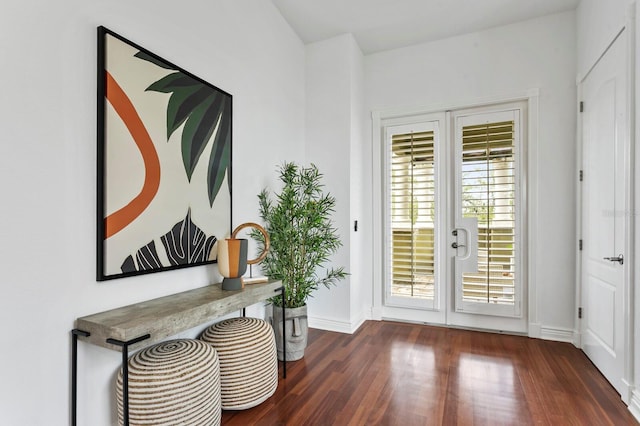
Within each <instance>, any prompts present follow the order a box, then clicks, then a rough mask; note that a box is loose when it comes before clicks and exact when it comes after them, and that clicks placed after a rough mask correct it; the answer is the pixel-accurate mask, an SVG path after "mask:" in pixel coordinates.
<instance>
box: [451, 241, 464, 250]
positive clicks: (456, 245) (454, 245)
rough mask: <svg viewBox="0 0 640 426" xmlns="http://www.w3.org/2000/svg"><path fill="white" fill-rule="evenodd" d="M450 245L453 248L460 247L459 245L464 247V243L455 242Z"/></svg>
mask: <svg viewBox="0 0 640 426" xmlns="http://www.w3.org/2000/svg"><path fill="white" fill-rule="evenodd" d="M451 247H452V248H454V249H457V248H460V247H466V246H465V245H464V244H458V243H456V242H453V243H451Z"/></svg>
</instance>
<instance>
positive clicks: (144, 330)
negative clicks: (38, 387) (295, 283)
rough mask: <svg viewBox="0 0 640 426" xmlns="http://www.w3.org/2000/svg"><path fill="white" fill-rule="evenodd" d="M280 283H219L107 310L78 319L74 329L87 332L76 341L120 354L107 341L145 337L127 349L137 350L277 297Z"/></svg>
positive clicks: (120, 348) (114, 346)
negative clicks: (232, 288)
mask: <svg viewBox="0 0 640 426" xmlns="http://www.w3.org/2000/svg"><path fill="white" fill-rule="evenodd" d="M281 287H282V282H281V281H270V282H267V283H260V284H248V285H245V288H244V289H242V290H236V291H229V290H222V288H221V284H211V285H207V286H204V287H200V288H196V289H193V290H188V291H185V292H182V293H176V294H172V295H169V296H164V297H160V298H157V299H152V300H147V301H144V302H140V303H134V304H132V305H128V306H123V307H121V308H117V309H112V310H110V311H105V312H100V313H97V314H93V315H88V316H85V317H81V318H78V319H77V320H76V328H77V329H78V330H82V331H85V332H88V333H90V335H89V336H88V337H84V336H79V337H78V338H79V339H80V340H84V341H86V342H89V343H93V344H95V345H98V346H102V347H105V348H109V349H113V350H116V351H122V347H121V346H119V345H114V344H111V343H108V342H107V339H115V340H119V341H122V342H127V341H131V340H134V339H136V338H139V337H141V336H144V335H146V334H149V335H150V337H149V338H148V339H145V340H142V341H141V342H139V343H135V344H132V345H130V346H129V348H130V349H137V348H141V347H145V346H148V345H151V344H153V343H157V342H159V341H162V340H165V339H166V338H168V337H170V336H173V335H175V334H178V333H180V332H182V331H185V330H189V329H191V328H193V327H196V326H198V325H200V324H204V323H206V322H209V321H211V320H214V319H215V318H217V317H221V316H223V315H226V314H228V313H231V312H234V311H238V310H240V309H242V308H244V307H246V306H249V305H253V304H255V303H258V302H260V301H263V300H266V299H268V298H270V297H273V296H277V295H279V294H280V293H276V291H277V290H278V289H280V288H281Z"/></svg>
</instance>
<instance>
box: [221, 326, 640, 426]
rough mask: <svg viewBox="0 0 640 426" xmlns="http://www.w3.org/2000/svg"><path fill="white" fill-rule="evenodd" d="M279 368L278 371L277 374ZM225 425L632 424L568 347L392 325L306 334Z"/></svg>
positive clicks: (582, 359) (598, 377) (585, 362)
mask: <svg viewBox="0 0 640 426" xmlns="http://www.w3.org/2000/svg"><path fill="white" fill-rule="evenodd" d="M281 374H282V373H281ZM222 424H223V425H229V426H231V425H253V424H256V425H402V426H405V425H441V424H443V425H529V424H536V425H636V424H638V423H637V422H636V421H635V420H634V418H633V416H632V415H631V413H630V412H629V411H628V410H627V407H626V406H625V405H624V403H623V402H622V401H621V400H620V396H619V395H618V394H617V393H616V392H615V390H614V389H613V388H612V387H611V386H610V385H609V383H608V382H607V381H606V380H605V379H604V377H603V376H602V375H601V374H600V373H599V372H598V371H597V370H596V368H595V367H594V366H593V364H591V362H590V361H589V360H588V358H587V357H586V356H585V355H584V354H583V353H582V352H581V351H580V350H578V349H576V348H575V347H574V346H573V345H571V344H568V343H558V342H549V341H545V340H538V339H529V338H527V337H519V336H509V335H500V334H491V333H481V332H474V331H466V330H456V329H447V328H439V327H430V326H424V325H412V324H402V323H395V322H377V321H368V322H366V323H365V324H364V325H363V326H362V327H360V329H359V330H358V331H357V332H356V333H355V334H354V335H346V334H340V333H332V332H327V331H321V330H313V329H311V330H309V346H308V348H307V351H306V353H305V357H304V358H303V359H302V360H300V361H296V362H290V363H288V365H287V378H286V379H283V378H282V377H280V382H279V384H278V390H277V391H276V393H275V394H274V395H273V396H272V397H271V398H269V399H268V400H267V401H266V402H264V403H263V404H261V405H259V406H258V407H255V408H252V409H250V410H246V411H238V412H234V411H225V412H223V416H222Z"/></svg>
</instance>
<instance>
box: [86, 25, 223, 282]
mask: <svg viewBox="0 0 640 426" xmlns="http://www.w3.org/2000/svg"><path fill="white" fill-rule="evenodd" d="M97 30H98V31H97V32H98V64H97V65H98V67H97V68H98V69H97V71H98V73H97V74H98V75H97V77H98V84H97V176H98V182H97V262H96V264H97V268H96V269H97V272H96V279H97V280H98V281H104V280H110V279H114V278H122V277H128V276H135V275H141V274H147V273H153V272H160V271H166V270H172V269H178V268H186V267H191V266H198V265H204V264H209V263H213V262H215V261H216V260H215V258H216V255H215V253H216V250H217V240H218V239H220V238H225V237H226V236H227V235H228V234H229V233H230V229H231V217H232V215H231V213H232V202H231V200H232V197H231V195H232V191H231V188H232V185H231V174H232V173H231V166H232V136H233V134H232V122H233V112H232V103H233V102H232V101H233V97H232V95H231V94H229V93H227V92H226V91H224V90H222V89H220V88H218V87H216V86H214V85H212V84H210V83H208V82H206V81H205V80H203V79H201V78H199V77H197V76H195V75H193V74H191V73H190V72H188V71H186V70H184V69H182V68H181V67H179V66H177V65H175V64H173V63H171V62H169V61H167V60H166V59H163V58H161V57H160V56H158V55H156V54H155V53H153V52H150V51H149V50H147V49H145V48H143V47H141V46H139V45H138V44H136V43H134V42H132V41H130V40H128V39H126V38H124V37H122V36H121V35H119V34H116V33H115V32H113V31H111V30H109V29H107V28H105V27H103V26H100V27H98V29H97Z"/></svg>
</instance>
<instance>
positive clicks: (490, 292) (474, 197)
mask: <svg viewBox="0 0 640 426" xmlns="http://www.w3.org/2000/svg"><path fill="white" fill-rule="evenodd" d="M515 173H516V170H515V143H514V122H513V121H502V122H496V123H485V124H479V125H469V126H464V127H463V128H462V215H463V217H475V218H476V219H477V221H478V272H477V273H465V274H463V278H462V286H463V300H465V301H470V302H485V303H496V304H509V305H513V304H514V303H515V299H514V298H515V274H516V271H515V258H516V256H515V243H516V241H515V229H516V222H515V218H516V210H515V204H516V203H515V199H516V180H515V178H516V176H515Z"/></svg>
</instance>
